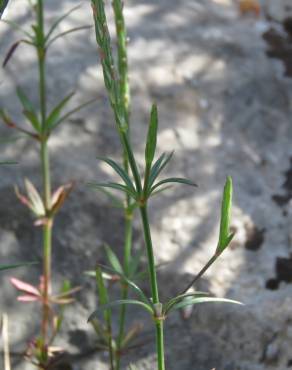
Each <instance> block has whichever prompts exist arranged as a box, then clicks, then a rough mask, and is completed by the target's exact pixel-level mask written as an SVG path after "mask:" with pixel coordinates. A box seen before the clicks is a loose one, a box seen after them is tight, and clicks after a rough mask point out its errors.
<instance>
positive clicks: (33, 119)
mask: <svg viewBox="0 0 292 370" xmlns="http://www.w3.org/2000/svg"><path fill="white" fill-rule="evenodd" d="M23 114H24V116H25V117H26V118H27V119H28V120H29V122H30V123H31V124H32V127H33V128H34V129H35V130H36V131H37V132H40V127H41V124H40V122H39V119H38V117H37V115H36V114H35V113H34V112H29V111H25V110H24V111H23Z"/></svg>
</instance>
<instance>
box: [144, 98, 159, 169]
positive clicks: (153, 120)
mask: <svg viewBox="0 0 292 370" xmlns="http://www.w3.org/2000/svg"><path fill="white" fill-rule="evenodd" d="M157 129H158V112H157V106H156V105H155V104H153V106H152V109H151V116H150V122H149V128H148V134H147V141H146V148H145V162H146V166H147V167H148V168H150V167H151V164H152V162H153V159H154V155H155V150H156V142H157Z"/></svg>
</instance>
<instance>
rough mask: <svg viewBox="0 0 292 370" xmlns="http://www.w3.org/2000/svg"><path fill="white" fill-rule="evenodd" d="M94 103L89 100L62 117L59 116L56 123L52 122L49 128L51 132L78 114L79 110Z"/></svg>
mask: <svg viewBox="0 0 292 370" xmlns="http://www.w3.org/2000/svg"><path fill="white" fill-rule="evenodd" d="M95 101H96V99H91V100H88V101H86V102H84V103H82V104H80V105H78V106H77V107H76V108H74V109H72V110H70V111H69V112H67V113H65V114H64V115H63V116H61V117H60V118H59V119H58V120H56V122H54V123H53V124H52V125H51V127H50V130H51V131H52V130H53V129H55V128H56V127H57V126H59V125H60V124H61V123H62V122H64V121H65V120H67V119H68V118H70V117H71V116H73V114H75V113H77V112H79V111H80V110H81V109H83V108H85V107H87V106H88V105H90V104H92V103H94V102H95Z"/></svg>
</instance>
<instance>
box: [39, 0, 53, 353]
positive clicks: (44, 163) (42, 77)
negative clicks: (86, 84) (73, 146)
mask: <svg viewBox="0 0 292 370" xmlns="http://www.w3.org/2000/svg"><path fill="white" fill-rule="evenodd" d="M37 27H38V32H39V43H38V45H37V55H38V66H39V101H40V112H41V125H42V133H43V136H42V139H41V168H42V178H43V197H44V205H45V208H46V210H47V211H49V209H50V207H51V179H50V159H49V151H48V142H47V141H48V139H47V137H46V135H45V125H46V114H47V112H46V111H47V106H46V105H47V104H46V102H47V99H46V49H45V35H44V8H43V0H38V3H37ZM52 226H53V220H52V219H51V218H50V219H48V221H47V222H46V223H45V225H44V226H43V279H44V282H43V312H42V324H41V333H42V341H43V350H44V351H45V350H46V345H47V342H48V326H49V320H50V308H49V294H50V285H51V264H52Z"/></svg>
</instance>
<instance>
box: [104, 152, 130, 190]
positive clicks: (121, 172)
mask: <svg viewBox="0 0 292 370" xmlns="http://www.w3.org/2000/svg"><path fill="white" fill-rule="evenodd" d="M97 159H100V160H101V161H103V162H105V163H107V164H108V165H109V166H111V167H112V169H113V170H114V171H115V172H116V173H117V174H118V175H119V176H120V177H121V179H122V180H123V181H124V183H125V184H126V185H127V187H128V188H129V189H131V191H132V192H133V193H136V189H135V187H134V185H133V183H132V181H131V179H130V177H129V175H128V174H127V172H126V171H125V170H124V169H123V168H122V167H121V166H120V165H118V164H117V163H116V162H115V161H113V160H112V159H109V158H106V157H97Z"/></svg>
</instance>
